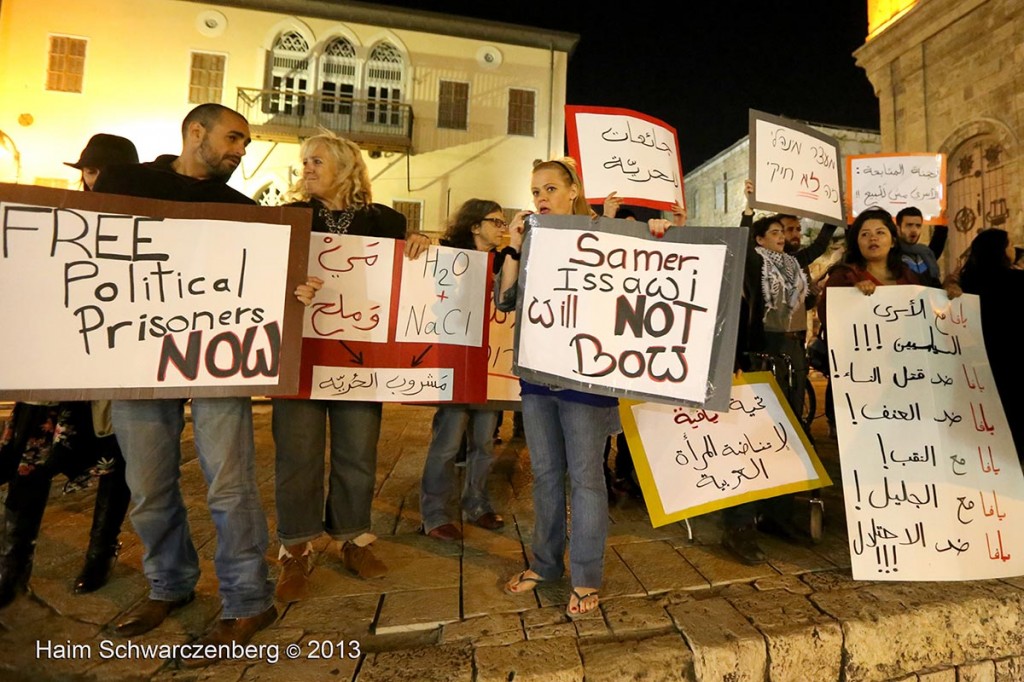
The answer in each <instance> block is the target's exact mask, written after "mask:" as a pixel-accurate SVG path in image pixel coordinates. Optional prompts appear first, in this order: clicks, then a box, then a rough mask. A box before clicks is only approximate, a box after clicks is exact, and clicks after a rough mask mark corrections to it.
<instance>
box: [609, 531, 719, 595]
mask: <svg viewBox="0 0 1024 682" xmlns="http://www.w3.org/2000/svg"><path fill="white" fill-rule="evenodd" d="M614 550H615V552H616V553H617V554H618V555H619V556H620V557H621V558H622V560H623V561H624V562H625V564H626V566H627V567H628V568H629V570H630V571H631V572H632V573H633V575H635V576H636V577H637V579H638V580H639V581H640V583H641V584H642V585H643V587H644V589H645V590H647V592H648V593H649V594H656V593H659V592H667V591H668V590H672V589H680V588H684V589H685V588H690V589H695V590H697V589H704V588H707V587H710V583H709V582H708V580H707V579H706V578H705V577H704V576H702V575H701V574H700V573H699V572H698V571H697V569H696V568H694V567H693V565H692V564H690V562H688V561H687V560H686V559H684V558H683V556H682V555H681V554H680V553H679V552H677V551H676V550H675V548H673V547H672V545H671V544H669V543H667V542H661V541H653V542H634V543H630V544H626V545H619V546H617V547H614Z"/></svg>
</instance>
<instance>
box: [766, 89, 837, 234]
mask: <svg viewBox="0 0 1024 682" xmlns="http://www.w3.org/2000/svg"><path fill="white" fill-rule="evenodd" d="M841 169H842V162H841V160H840V156H839V143H838V142H836V140H835V139H834V138H831V137H829V136H828V135H826V134H824V133H822V132H819V131H817V130H815V129H814V128H812V127H810V126H808V125H804V124H802V123H797V122H796V121H792V120H790V119H787V118H782V117H781V116H772V115H771V114H766V113H764V112H763V111H757V110H755V109H751V110H750V179H751V180H752V181H753V182H754V196H753V197H752V198H751V200H750V205H751V207H753V208H763V209H767V210H769V211H778V212H780V213H793V214H796V215H798V216H801V217H804V218H811V219H813V220H820V221H822V222H825V223H831V224H834V225H842V224H843V223H844V219H843V201H842V196H843V192H842V177H841V175H840V172H841Z"/></svg>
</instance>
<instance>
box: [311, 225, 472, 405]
mask: <svg viewBox="0 0 1024 682" xmlns="http://www.w3.org/2000/svg"><path fill="white" fill-rule="evenodd" d="M403 245H404V242H401V241H395V240H393V239H386V238H377V237H360V236H355V235H338V234H321V233H316V234H313V235H312V237H311V245H310V256H309V267H310V272H311V274H315V275H318V276H319V277H320V278H321V279H323V280H324V282H325V284H324V287H323V288H322V289H321V290H320V291H318V292H317V295H316V297H315V298H314V299H313V303H312V305H310V306H309V308H307V312H306V319H305V338H304V339H303V343H302V372H301V377H300V382H299V397H310V398H315V399H321V400H374V401H382V402H460V403H483V402H484V401H485V400H486V398H487V380H486V371H485V368H486V367H487V357H488V356H487V353H488V348H487V329H486V318H487V314H488V308H487V302H488V300H489V299H490V293H491V292H490V284H489V282H488V279H489V272H490V270H489V267H490V266H489V260H488V254H486V253H482V252H478V251H465V250H461V249H451V248H446V247H441V248H437V247H431V248H430V249H429V250H428V251H427V253H426V254H424V255H422V256H420V258H418V259H417V260H412V261H411V260H408V259H406V258H405V257H404V256H403V255H402V254H403Z"/></svg>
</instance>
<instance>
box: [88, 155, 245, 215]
mask: <svg viewBox="0 0 1024 682" xmlns="http://www.w3.org/2000/svg"><path fill="white" fill-rule="evenodd" d="M176 158H177V157H176V156H174V155H171V154H164V155H162V156H159V157H157V159H156V160H155V161H150V162H149V163H139V164H131V165H127V166H110V167H108V168H106V169H105V170H104V171H103V172H102V173H100V177H99V179H98V180H96V186H95V187H94V188H93V190H94V191H96V192H106V193H107V194H123V195H125V196H129V197H142V198H143V199H164V200H167V201H188V202H192V203H218V204H255V203H256V202H255V201H253V200H252V199H250V198H249V197H247V196H245V195H244V194H242V193H241V192H239V191H238V190H235V189H232V188H231V187H228V186H227V185H226V184H225V183H224V182H223V181H221V180H214V179H206V180H197V179H196V178H190V177H188V176H187V175H181V174H180V173H176V172H175V171H174V169H173V168H172V167H171V163H172V162H173V161H174V160H175V159H176Z"/></svg>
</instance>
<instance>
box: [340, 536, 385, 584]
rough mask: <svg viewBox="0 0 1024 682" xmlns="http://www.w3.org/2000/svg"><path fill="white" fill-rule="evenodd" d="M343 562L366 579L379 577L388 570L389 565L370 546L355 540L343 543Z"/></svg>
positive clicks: (346, 566)
mask: <svg viewBox="0 0 1024 682" xmlns="http://www.w3.org/2000/svg"><path fill="white" fill-rule="evenodd" d="M341 563H342V564H344V565H345V568H347V569H348V570H350V571H352V572H353V573H355V574H356V575H358V576H359V577H360V578H363V579H364V580H368V579H370V578H379V577H381V576H383V575H385V574H387V572H388V567H387V566H385V565H384V562H383V561H381V560H380V559H378V558H377V557H375V556H374V555H373V550H371V549H370V548H369V546H367V547H360V546H359V545H357V544H355V543H354V542H344V543H342V545H341Z"/></svg>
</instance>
